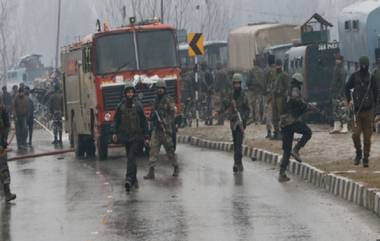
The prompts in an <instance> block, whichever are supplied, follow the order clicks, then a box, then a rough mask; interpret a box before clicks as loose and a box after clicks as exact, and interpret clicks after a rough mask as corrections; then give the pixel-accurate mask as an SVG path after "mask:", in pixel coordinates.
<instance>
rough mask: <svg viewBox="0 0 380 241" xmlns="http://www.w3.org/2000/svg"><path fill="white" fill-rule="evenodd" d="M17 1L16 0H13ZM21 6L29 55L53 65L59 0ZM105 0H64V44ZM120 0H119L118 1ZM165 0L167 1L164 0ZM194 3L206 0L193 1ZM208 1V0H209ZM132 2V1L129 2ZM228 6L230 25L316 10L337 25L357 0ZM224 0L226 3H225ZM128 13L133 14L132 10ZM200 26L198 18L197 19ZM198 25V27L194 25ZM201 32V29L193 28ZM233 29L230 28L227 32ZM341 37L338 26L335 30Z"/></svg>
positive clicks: (241, 0)
mask: <svg viewBox="0 0 380 241" xmlns="http://www.w3.org/2000/svg"><path fill="white" fill-rule="evenodd" d="M11 1H13V0H11ZM18 1H19V5H18V8H17V11H16V12H15V14H14V16H17V20H16V21H15V22H14V24H13V28H14V31H16V32H17V33H18V35H17V36H18V37H19V38H20V43H21V44H23V46H24V49H25V54H29V53H40V54H42V55H44V59H43V61H44V62H45V64H49V65H50V64H52V63H53V59H54V54H55V38H56V25H57V24H56V22H57V6H58V0H18ZM104 1H105V0H62V4H63V6H62V25H61V26H62V34H61V43H62V44H67V43H70V42H73V41H74V40H76V39H78V38H79V37H80V36H84V35H86V34H87V33H90V32H93V31H95V22H96V19H97V18H100V19H104V18H105V17H104V15H105V14H104V7H103V3H104ZM115 1H118V0H115ZM164 1H165V0H164ZM189 1H191V2H193V4H194V6H195V5H197V4H199V2H203V1H205V0H189ZM206 1H207V0H206ZM126 2H128V1H126ZM220 2H221V4H224V5H223V6H225V7H226V8H227V9H228V12H229V15H230V16H226V18H228V19H229V21H230V24H229V27H228V28H235V27H237V26H241V25H246V24H247V23H250V22H251V23H252V22H259V21H279V22H283V23H296V24H301V23H303V22H304V21H305V20H306V19H307V18H308V17H309V16H311V15H312V14H313V13H315V12H318V13H320V14H321V15H323V16H325V17H326V18H327V19H328V20H329V21H331V22H332V23H333V24H334V25H336V23H337V17H338V15H339V12H340V11H341V10H342V8H343V7H345V6H347V5H349V4H351V3H353V2H355V1H354V0H319V1H317V0H229V1H227V0H220ZM223 2H224V3H223ZM128 15H132V13H131V12H129V13H128ZM192 21H194V25H192V26H198V25H200V23H198V24H197V19H196V18H195V19H193V20H192ZM194 28H196V27H194ZM190 30H192V31H197V29H190ZM229 30H230V29H226V35H227V33H228V32H229ZM332 36H333V38H337V34H336V29H335V30H334V31H333V33H332Z"/></svg>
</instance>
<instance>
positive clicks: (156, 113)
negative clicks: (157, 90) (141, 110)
mask: <svg viewBox="0 0 380 241" xmlns="http://www.w3.org/2000/svg"><path fill="white" fill-rule="evenodd" d="M153 113H154V114H155V115H156V118H157V121H158V124H159V125H160V128H161V130H162V131H163V132H164V133H165V132H166V128H165V123H164V121H163V120H162V118H161V116H160V114H159V113H158V111H157V110H155V109H154V110H153Z"/></svg>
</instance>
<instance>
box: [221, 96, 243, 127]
mask: <svg viewBox="0 0 380 241" xmlns="http://www.w3.org/2000/svg"><path fill="white" fill-rule="evenodd" d="M234 101H235V102H236V109H237V111H238V112H239V113H240V116H241V118H242V121H243V126H244V128H245V127H246V125H247V120H248V118H249V114H250V107H249V100H248V97H247V96H246V95H245V94H244V92H243V91H240V92H236V91H234V92H232V93H230V94H229V95H228V96H227V97H226V98H225V99H224V101H223V102H222V107H221V109H220V111H219V112H220V113H224V112H227V113H228V114H229V119H230V124H231V128H232V127H233V126H235V124H236V122H238V121H239V119H238V113H237V112H236V111H235V110H234V103H233V102H234Z"/></svg>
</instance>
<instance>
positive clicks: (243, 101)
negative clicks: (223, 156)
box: [219, 74, 250, 172]
mask: <svg viewBox="0 0 380 241" xmlns="http://www.w3.org/2000/svg"><path fill="white" fill-rule="evenodd" d="M241 80H242V77H241V75H240V74H234V76H233V81H234V82H235V81H237V82H240V83H241ZM235 106H236V109H235ZM224 112H227V113H228V115H229V119H230V127H231V131H232V138H233V142H234V167H233V171H234V172H237V171H243V164H242V157H243V149H242V145H243V139H244V130H245V128H246V126H247V120H248V118H249V114H250V108H249V100H248V98H247V96H246V95H245V94H244V92H243V90H242V89H240V90H236V89H234V91H233V92H232V93H230V94H229V95H228V96H227V98H225V100H224V101H223V105H222V108H221V109H220V111H219V113H224ZM239 113H240V117H241V119H242V123H239V122H240V121H239V115H238V114H239Z"/></svg>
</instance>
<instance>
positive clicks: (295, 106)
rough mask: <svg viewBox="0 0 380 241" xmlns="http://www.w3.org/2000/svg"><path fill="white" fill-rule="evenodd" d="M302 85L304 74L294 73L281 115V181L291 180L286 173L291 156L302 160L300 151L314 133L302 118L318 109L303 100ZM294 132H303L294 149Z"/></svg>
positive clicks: (279, 178) (299, 160)
mask: <svg viewBox="0 0 380 241" xmlns="http://www.w3.org/2000/svg"><path fill="white" fill-rule="evenodd" d="M302 85H303V76H302V74H300V73H296V74H294V75H293V76H292V81H291V87H290V89H289V92H288V101H287V102H286V109H285V113H284V114H283V115H281V121H280V124H281V131H282V149H283V155H282V160H281V167H280V175H279V177H278V181H279V182H287V181H289V180H290V179H289V177H288V176H287V175H286V170H287V168H288V165H289V159H290V156H291V155H292V156H293V157H294V158H295V159H296V160H297V161H298V162H302V159H301V156H300V154H299V151H300V149H301V148H303V147H304V146H305V145H306V143H307V142H308V141H309V140H310V138H311V135H312V131H311V129H310V128H309V127H308V126H307V125H306V123H305V122H303V121H302V120H301V116H302V115H303V114H305V113H306V112H308V111H310V110H316V108H314V107H312V106H311V105H309V104H307V103H306V102H305V101H304V100H303V98H302V95H301V89H302ZM294 133H299V134H302V138H301V139H300V140H299V141H298V143H297V144H296V145H295V146H294V148H293V150H292V146H293V140H294Z"/></svg>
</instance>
